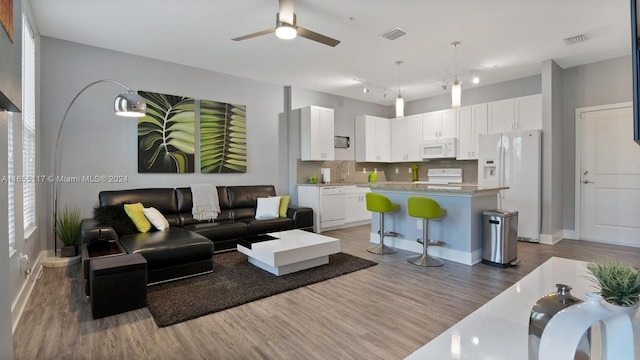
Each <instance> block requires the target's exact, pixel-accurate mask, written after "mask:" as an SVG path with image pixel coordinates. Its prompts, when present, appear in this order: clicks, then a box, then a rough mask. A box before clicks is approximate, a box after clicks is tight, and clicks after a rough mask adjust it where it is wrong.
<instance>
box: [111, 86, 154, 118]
mask: <svg viewBox="0 0 640 360" xmlns="http://www.w3.org/2000/svg"><path fill="white" fill-rule="evenodd" d="M114 107H115V112H116V115H118V116H127V117H142V116H145V114H146V113H147V102H146V101H144V99H143V98H142V97H141V96H140V95H138V94H136V93H134V92H133V91H131V90H127V91H125V92H123V93H121V94H120V95H118V96H117V97H116V100H115V102H114Z"/></svg>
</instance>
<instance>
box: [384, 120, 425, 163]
mask: <svg viewBox="0 0 640 360" xmlns="http://www.w3.org/2000/svg"><path fill="white" fill-rule="evenodd" d="M421 140H422V114H418V115H411V116H405V117H404V118H401V119H392V120H391V162H407V161H411V162H415V161H422V159H421V158H420V150H419V144H420V141H421Z"/></svg>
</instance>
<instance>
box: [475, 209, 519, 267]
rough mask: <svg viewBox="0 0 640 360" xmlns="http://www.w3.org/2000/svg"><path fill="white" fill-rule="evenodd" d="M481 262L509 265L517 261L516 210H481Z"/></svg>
mask: <svg viewBox="0 0 640 360" xmlns="http://www.w3.org/2000/svg"><path fill="white" fill-rule="evenodd" d="M482 263H483V264H487V265H491V266H496V267H501V268H505V267H509V266H513V265H516V264H517V263H518V212H517V211H509V210H507V211H500V210H491V211H484V212H482Z"/></svg>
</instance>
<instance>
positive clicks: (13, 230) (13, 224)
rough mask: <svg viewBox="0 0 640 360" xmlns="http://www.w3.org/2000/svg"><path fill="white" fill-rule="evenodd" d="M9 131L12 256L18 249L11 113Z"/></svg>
mask: <svg viewBox="0 0 640 360" xmlns="http://www.w3.org/2000/svg"><path fill="white" fill-rule="evenodd" d="M8 123H9V124H8V126H9V128H8V131H7V135H8V143H9V148H8V149H7V150H8V156H7V157H8V159H7V162H8V163H9V164H8V166H7V180H8V181H7V186H8V188H9V189H8V190H9V191H8V196H9V209H8V210H9V211H8V212H9V217H8V221H9V256H11V255H12V254H13V253H15V251H16V217H15V215H14V214H15V202H14V200H13V199H14V195H13V194H14V187H15V181H14V175H15V172H14V171H13V119H12V116H11V113H9V121H8Z"/></svg>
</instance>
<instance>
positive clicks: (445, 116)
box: [422, 109, 458, 140]
mask: <svg viewBox="0 0 640 360" xmlns="http://www.w3.org/2000/svg"><path fill="white" fill-rule="evenodd" d="M457 123H458V120H457V109H447V110H440V111H432V112H428V113H424V114H422V138H423V139H424V140H431V139H439V138H454V137H456V136H457V133H458V131H457Z"/></svg>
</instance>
